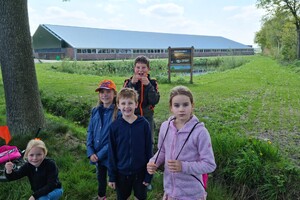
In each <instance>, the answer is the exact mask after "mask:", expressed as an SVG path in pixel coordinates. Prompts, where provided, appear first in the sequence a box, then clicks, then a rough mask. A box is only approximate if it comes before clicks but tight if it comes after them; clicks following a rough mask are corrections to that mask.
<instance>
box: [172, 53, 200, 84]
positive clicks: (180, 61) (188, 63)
mask: <svg viewBox="0 0 300 200" xmlns="http://www.w3.org/2000/svg"><path fill="white" fill-rule="evenodd" d="M168 52H169V62H168V74H169V82H171V72H190V74H191V80H190V82H191V83H192V82H193V78H192V75H193V56H194V47H190V48H171V47H169V48H168Z"/></svg>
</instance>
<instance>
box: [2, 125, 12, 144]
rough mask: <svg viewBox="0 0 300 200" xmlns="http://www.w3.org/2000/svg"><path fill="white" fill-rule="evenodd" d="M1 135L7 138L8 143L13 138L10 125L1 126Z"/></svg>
mask: <svg viewBox="0 0 300 200" xmlns="http://www.w3.org/2000/svg"><path fill="white" fill-rule="evenodd" d="M0 137H1V138H3V139H4V140H5V143H6V144H8V143H9V141H10V140H11V136H10V133H9V129H8V126H0Z"/></svg>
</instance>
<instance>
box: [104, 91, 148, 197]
mask: <svg viewBox="0 0 300 200" xmlns="http://www.w3.org/2000/svg"><path fill="white" fill-rule="evenodd" d="M117 106H118V108H119V110H120V111H121V113H122V118H119V119H116V120H115V121H114V122H113V123H112V124H111V126H110V128H109V144H108V162H109V163H108V166H109V168H108V176H109V183H108V185H109V186H110V187H111V188H113V189H116V190H117V197H118V200H127V199H128V198H129V197H130V195H131V191H132V190H133V192H134V196H135V198H137V199H139V200H146V199H147V186H148V185H149V184H150V182H151V179H152V175H150V174H149V173H148V172H147V169H146V165H147V162H148V160H149V159H150V158H151V156H152V136H151V130H150V126H149V123H148V121H147V120H146V119H145V118H144V117H141V116H137V115H135V114H134V111H135V109H136V108H137V106H138V94H137V92H136V91H135V90H134V89H131V88H123V89H122V90H121V91H120V92H119V93H118V95H117Z"/></svg>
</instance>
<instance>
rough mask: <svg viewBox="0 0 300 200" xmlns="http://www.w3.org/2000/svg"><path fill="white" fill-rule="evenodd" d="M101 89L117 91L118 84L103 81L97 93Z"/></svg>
mask: <svg viewBox="0 0 300 200" xmlns="http://www.w3.org/2000/svg"><path fill="white" fill-rule="evenodd" d="M101 89H105V90H114V91H117V87H116V84H115V83H114V82H113V81H112V80H109V79H107V80H103V81H101V82H100V83H99V86H98V87H97V89H96V90H95V92H98V91H99V90H101Z"/></svg>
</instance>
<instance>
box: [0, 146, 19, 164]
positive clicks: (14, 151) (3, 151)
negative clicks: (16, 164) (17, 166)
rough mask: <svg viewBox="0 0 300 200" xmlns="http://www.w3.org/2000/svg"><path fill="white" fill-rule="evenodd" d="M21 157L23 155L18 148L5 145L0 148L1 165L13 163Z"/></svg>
mask: <svg viewBox="0 0 300 200" xmlns="http://www.w3.org/2000/svg"><path fill="white" fill-rule="evenodd" d="M20 157H21V153H20V151H19V149H18V148H17V147H16V146H10V145H3V146H1V147H0V164H2V163H5V162H7V161H13V160H15V159H18V158H20Z"/></svg>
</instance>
